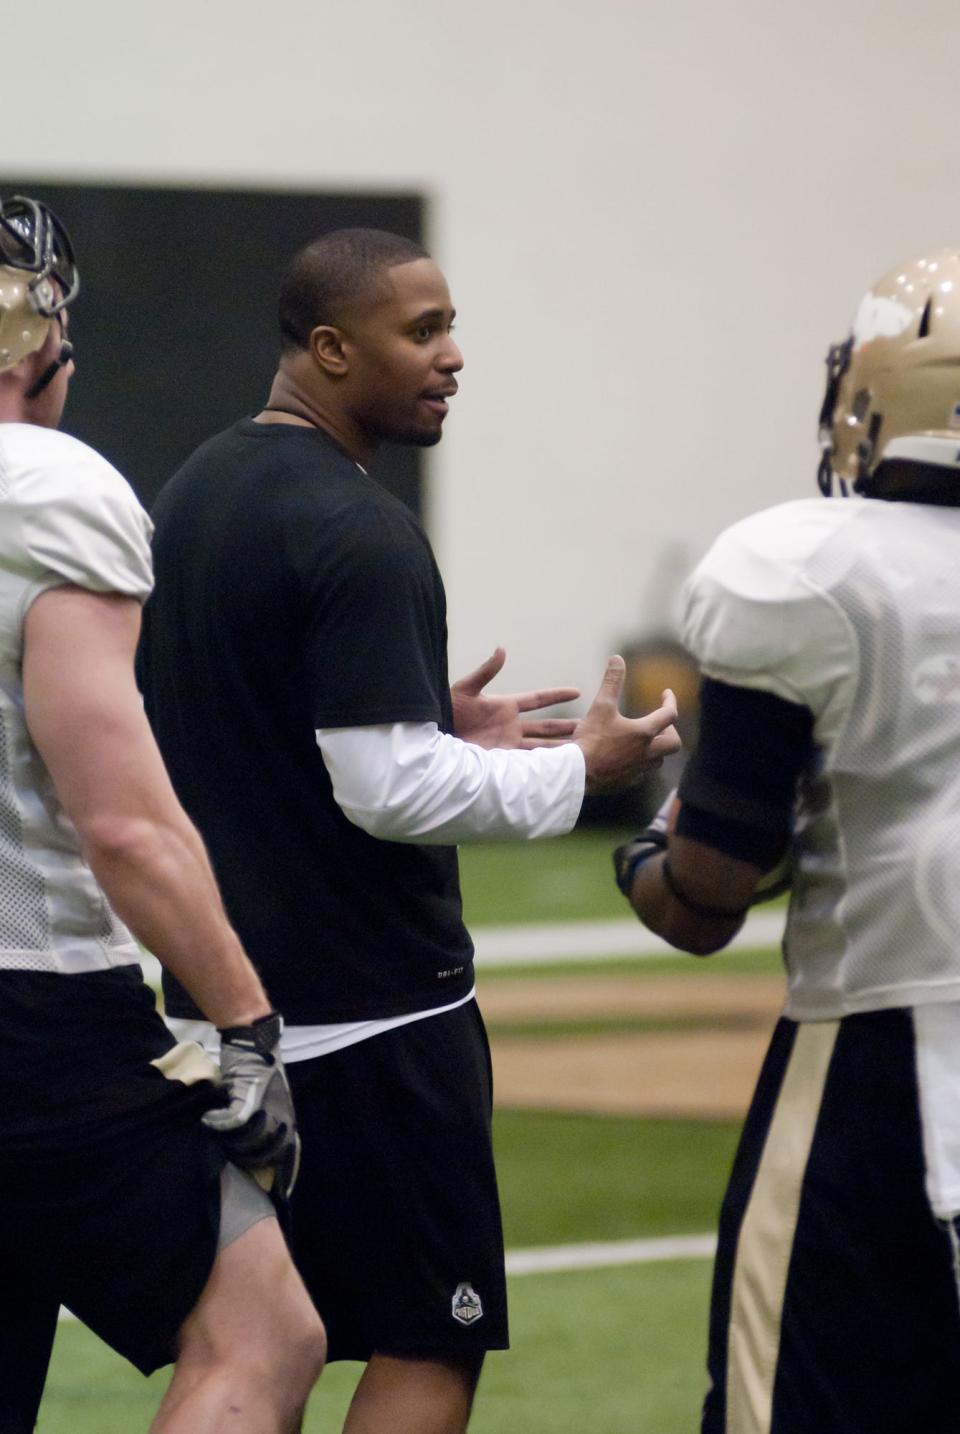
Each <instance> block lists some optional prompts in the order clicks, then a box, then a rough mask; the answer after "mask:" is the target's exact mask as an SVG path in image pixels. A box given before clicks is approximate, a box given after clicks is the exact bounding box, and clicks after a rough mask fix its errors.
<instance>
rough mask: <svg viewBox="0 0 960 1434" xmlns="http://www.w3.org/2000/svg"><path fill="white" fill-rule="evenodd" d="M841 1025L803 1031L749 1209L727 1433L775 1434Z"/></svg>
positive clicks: (734, 1321)
mask: <svg viewBox="0 0 960 1434" xmlns="http://www.w3.org/2000/svg"><path fill="white" fill-rule="evenodd" d="M839 1029H840V1023H839V1021H816V1022H807V1023H806V1024H801V1025H800V1026H799V1027H798V1029H797V1034H796V1038H795V1040H794V1045H793V1050H792V1051H791V1053H790V1060H789V1062H788V1064H787V1069H786V1072H785V1074H784V1078H783V1084H782V1086H781V1088H780V1095H779V1097H778V1099H777V1104H776V1109H775V1110H774V1113H773V1119H772V1120H771V1122H770V1129H769V1130H768V1132H767V1138H766V1141H765V1143H764V1148H763V1154H762V1156H761V1158H760V1164H759V1167H758V1169H757V1175H756V1179H755V1181H754V1184H753V1190H752V1192H751V1195H750V1199H749V1202H748V1204H747V1208H746V1212H745V1214H744V1217H743V1223H742V1225H741V1227H740V1236H739V1240H738V1242H737V1255H736V1261H735V1264H734V1272H733V1289H732V1292H731V1300H730V1329H729V1334H728V1340H727V1422H726V1434H770V1427H771V1422H772V1419H773V1382H774V1377H775V1375H776V1369H777V1353H778V1350H779V1345H780V1322H781V1317H782V1314H783V1299H784V1292H785V1290H786V1285H787V1269H788V1266H789V1264H790V1252H791V1250H792V1248H793V1237H794V1232H795V1230H796V1226H797V1213H798V1211H799V1208H800V1191H801V1188H802V1185H803V1175H804V1171H805V1169H806V1165H807V1160H808V1158H809V1155H810V1146H811V1144H812V1142H813V1132H814V1128H815V1126H816V1122H817V1115H818V1113H819V1110H820V1102H821V1099H822V1097H823V1088H824V1084H825V1082H826V1077H827V1068H828V1066H829V1064H830V1057H831V1055H832V1054H833V1048H834V1045H835V1043H836V1039H837V1032H838V1030H839Z"/></svg>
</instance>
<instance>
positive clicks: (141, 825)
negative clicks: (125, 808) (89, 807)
mask: <svg viewBox="0 0 960 1434" xmlns="http://www.w3.org/2000/svg"><path fill="white" fill-rule="evenodd" d="M76 825H77V831H78V832H79V835H80V840H81V842H82V843H83V849H84V853H85V855H86V858H87V861H88V862H89V863H90V866H91V867H92V868H93V869H94V870H96V869H97V867H99V866H108V867H116V866H131V867H133V866H136V867H140V868H144V869H149V867H151V866H152V865H153V864H154V862H155V860H156V856H157V852H158V848H159V845H160V843H159V838H158V832H157V827H156V823H155V822H153V821H151V820H149V818H146V817H131V816H126V815H119V814H117V813H115V812H93V813H90V814H89V815H86V816H84V817H82V818H80V819H79V820H77V823H76Z"/></svg>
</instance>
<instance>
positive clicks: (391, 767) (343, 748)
mask: <svg viewBox="0 0 960 1434" xmlns="http://www.w3.org/2000/svg"><path fill="white" fill-rule="evenodd" d="M317 743H318V745H319V747H320V751H321V753H322V754H323V760H324V763H325V765H326V768H327V771H328V772H329V774H330V780H331V782H332V784H333V795H334V800H335V801H336V803H337V805H338V806H339V807H340V809H341V811H342V812H343V813H344V815H345V816H346V817H348V818H349V820H350V821H351V822H353V823H354V825H355V826H358V827H361V828H362V829H363V830H364V831H365V832H368V833H369V834H370V835H371V836H375V837H379V838H381V839H382V840H384V841H399V842H414V843H416V842H419V843H423V844H434V845H441V844H442V845H455V844H457V843H459V842H470V841H484V840H496V839H497V838H500V837H513V838H517V837H526V838H533V837H546V836H563V835H564V834H565V833H566V832H568V831H570V830H571V828H572V827H573V824H574V822H575V821H576V819H577V815H578V813H579V811H580V807H581V805H582V802H583V792H584V781H585V768H584V761H583V753H582V752H581V751H580V748H579V747H578V746H577V745H576V744H575V743H573V742H569V743H566V744H564V745H563V746H561V747H536V748H533V749H532V750H530V751H526V750H524V749H522V748H515V749H503V748H495V749H493V750H492V751H490V750H487V749H486V748H484V747H475V746H474V745H473V744H472V743H470V742H463V741H461V740H460V738H459V737H452V736H450V735H449V734H448V733H445V732H441V731H440V730H439V729H438V727H437V724H436V723H435V722H394V723H383V724H378V725H373V726H367V727H326V728H321V729H319V730H318V731H317Z"/></svg>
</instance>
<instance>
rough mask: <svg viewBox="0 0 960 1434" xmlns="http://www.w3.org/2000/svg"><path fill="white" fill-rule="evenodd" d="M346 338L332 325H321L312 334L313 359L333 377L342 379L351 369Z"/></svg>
mask: <svg viewBox="0 0 960 1434" xmlns="http://www.w3.org/2000/svg"><path fill="white" fill-rule="evenodd" d="M344 337H345V336H344V334H343V332H342V331H341V330H340V329H337V328H334V327H333V325H332V324H319V325H318V326H317V327H316V328H315V329H312V330H311V333H310V354H311V357H312V358H313V360H314V362H315V363H318V364H319V365H320V367H321V368H322V369H323V371H324V373H327V374H329V375H330V376H331V377H335V378H342V377H343V375H344V374H345V373H346V372H347V369H348V367H349V363H348V361H347V355H346V352H345V345H344Z"/></svg>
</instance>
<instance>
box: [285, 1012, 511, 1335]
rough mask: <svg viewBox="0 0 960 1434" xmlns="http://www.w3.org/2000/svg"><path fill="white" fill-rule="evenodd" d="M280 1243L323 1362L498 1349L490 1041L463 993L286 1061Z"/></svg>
mask: <svg viewBox="0 0 960 1434" xmlns="http://www.w3.org/2000/svg"><path fill="white" fill-rule="evenodd" d="M287 1073H288V1075H289V1077H290V1084H291V1086H292V1088H293V1096H294V1101H295V1103H296V1108H297V1120H298V1124H299V1127H300V1133H301V1135H302V1137H303V1163H302V1165H301V1167H300V1178H299V1180H298V1181H297V1185H296V1189H295V1190H294V1192H293V1197H292V1201H291V1217H292V1232H293V1253H294V1258H295V1260H296V1263H297V1265H298V1267H299V1269H300V1273H301V1274H302V1276H303V1278H304V1281H305V1282H306V1285H307V1288H308V1289H309V1291H310V1293H311V1295H312V1296H313V1299H314V1301H315V1303H316V1306H317V1308H318V1310H319V1311H320V1314H321V1316H322V1317H323V1321H324V1323H325V1325H326V1328H327V1337H328V1340H329V1348H330V1355H329V1357H330V1359H331V1360H334V1359H359V1360H366V1359H369V1358H370V1356H371V1354H373V1353H374V1352H375V1351H376V1352H379V1353H381V1354H393V1355H409V1356H420V1357H423V1358H440V1359H446V1358H450V1357H454V1358H455V1357H458V1356H467V1357H468V1358H470V1359H473V1358H477V1357H479V1356H481V1355H482V1353H483V1351H484V1350H487V1349H506V1348H507V1344H508V1338H507V1302H506V1280H505V1276H504V1268H503V1232H502V1230H501V1226H500V1205H499V1200H498V1197H497V1186H496V1177H495V1174H494V1168H493V1151H492V1147H491V1142H490V1118H491V1106H492V1079H491V1071H490V1052H489V1047H488V1045H487V1038H486V1033H485V1031H484V1028H483V1022H482V1020H481V1018H480V1012H479V1011H478V1009H477V1005H476V1002H475V1001H469V1002H468V1003H467V1004H466V1005H463V1006H458V1007H456V1008H455V1009H454V1010H452V1011H447V1012H445V1013H443V1014H442V1015H438V1016H427V1017H425V1018H424V1019H423V1020H419V1021H412V1022H410V1023H409V1024H408V1025H405V1026H399V1027H396V1028H394V1029H393V1030H392V1031H385V1032H383V1033H382V1034H380V1035H378V1036H373V1037H371V1038H370V1039H369V1040H366V1041H361V1042H359V1043H358V1044H356V1045H353V1046H348V1047H347V1048H345V1049H344V1050H340V1051H335V1052H333V1053H332V1054H331V1055H327V1056H320V1057H317V1058H316V1059H312V1060H306V1061H296V1062H291V1063H290V1064H289V1065H288V1066H287Z"/></svg>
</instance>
